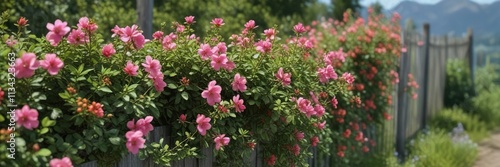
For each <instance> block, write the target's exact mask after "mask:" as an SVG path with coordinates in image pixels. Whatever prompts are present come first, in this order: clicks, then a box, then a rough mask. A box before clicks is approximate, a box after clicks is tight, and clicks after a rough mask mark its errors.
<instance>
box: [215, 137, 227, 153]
mask: <svg viewBox="0 0 500 167" xmlns="http://www.w3.org/2000/svg"><path fill="white" fill-rule="evenodd" d="M225 136H226V135H225V134H221V135H219V136H217V137H215V139H214V142H215V150H219V149H220V147H221V146H227V145H228V144H229V141H230V139H229V137H225Z"/></svg>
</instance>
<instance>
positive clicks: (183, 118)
mask: <svg viewBox="0 0 500 167" xmlns="http://www.w3.org/2000/svg"><path fill="white" fill-rule="evenodd" d="M179 121H180V122H181V123H184V122H186V114H181V116H179Z"/></svg>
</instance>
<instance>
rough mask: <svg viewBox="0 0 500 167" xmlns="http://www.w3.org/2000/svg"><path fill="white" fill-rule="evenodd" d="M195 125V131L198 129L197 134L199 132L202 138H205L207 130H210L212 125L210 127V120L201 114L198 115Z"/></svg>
mask: <svg viewBox="0 0 500 167" xmlns="http://www.w3.org/2000/svg"><path fill="white" fill-rule="evenodd" d="M196 123H197V124H198V125H197V126H196V129H198V132H200V134H201V135H202V136H205V135H206V134H207V130H209V129H210V128H212V125H210V118H209V117H205V115H202V114H198V117H197V118H196Z"/></svg>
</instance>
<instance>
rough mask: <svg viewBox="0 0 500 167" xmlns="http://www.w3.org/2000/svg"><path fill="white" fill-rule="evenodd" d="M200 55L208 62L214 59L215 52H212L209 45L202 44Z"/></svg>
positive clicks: (199, 50)
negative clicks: (211, 58) (209, 59)
mask: <svg viewBox="0 0 500 167" xmlns="http://www.w3.org/2000/svg"><path fill="white" fill-rule="evenodd" d="M198 54H199V55H200V56H201V59H202V60H207V59H208V58H210V57H212V55H213V54H214V52H212V48H210V45H208V44H201V45H200V49H198Z"/></svg>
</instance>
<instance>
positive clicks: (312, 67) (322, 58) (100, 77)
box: [0, 15, 401, 166]
mask: <svg viewBox="0 0 500 167" xmlns="http://www.w3.org/2000/svg"><path fill="white" fill-rule="evenodd" d="M4 17H5V15H4V16H3V17H2V19H1V20H0V23H1V24H0V25H3V23H5V18H4ZM351 19H352V18H351ZM20 20H24V21H23V22H21V21H20V22H18V24H17V25H16V26H17V27H18V30H17V31H15V32H12V31H11V30H8V29H6V28H5V26H0V33H1V35H2V41H5V44H4V45H1V46H0V49H1V51H2V52H1V55H2V56H1V58H0V60H1V62H12V63H5V64H2V66H1V70H2V71H1V72H0V74H1V75H0V78H2V81H7V82H2V83H0V88H1V89H0V90H1V91H0V93H1V94H0V95H2V96H0V100H1V103H0V109H1V110H2V111H13V112H12V113H14V115H13V114H10V113H11V112H9V113H7V112H2V113H1V114H0V122H2V124H1V125H0V127H1V128H2V133H1V136H0V137H1V139H2V143H1V145H0V148H1V149H0V150H1V151H0V154H2V155H6V156H2V157H1V159H2V161H1V162H0V165H2V166H6V165H8V166H40V165H42V166H43V165H48V164H49V165H55V164H66V165H72V164H80V163H83V162H86V161H91V160H98V162H99V164H100V165H105V166H109V165H112V164H115V163H116V162H118V161H119V160H120V159H121V157H123V156H124V155H125V154H128V152H130V153H132V154H139V156H140V157H141V158H146V157H152V158H153V160H154V161H155V163H158V164H162V165H169V164H170V162H171V161H172V160H179V159H183V158H186V157H200V156H199V154H200V148H207V147H210V146H211V148H213V151H214V153H215V156H216V160H217V161H216V162H215V163H216V165H217V166H245V164H248V163H249V161H250V160H249V159H248V158H247V157H249V156H250V154H251V152H252V150H254V149H255V147H256V145H259V147H260V150H261V152H262V154H260V155H262V157H261V158H262V159H263V160H264V164H266V165H268V166H285V165H286V166H292V165H298V166H305V165H307V158H308V157H311V156H312V153H311V152H310V151H309V150H310V149H309V148H311V147H319V148H320V150H321V151H322V152H324V153H329V152H334V153H335V154H336V156H334V157H336V158H335V161H334V162H339V163H338V164H345V163H349V162H348V160H349V159H351V158H356V157H358V156H359V153H360V152H361V151H363V152H368V151H369V146H374V145H375V141H374V140H373V139H368V138H367V135H366V133H365V132H366V131H363V130H364V129H366V127H367V126H371V125H372V124H375V123H380V122H381V121H382V120H384V119H390V115H389V113H388V106H389V105H390V103H391V96H390V95H391V90H392V89H391V85H392V83H394V82H395V81H396V80H397V75H396V76H394V73H395V72H394V71H395V67H396V63H397V56H399V54H400V51H401V48H400V45H399V27H397V26H396V24H395V23H396V21H394V22H392V24H391V25H389V24H388V22H386V21H384V20H383V19H381V18H378V17H375V16H373V17H371V18H370V20H369V23H368V25H364V23H363V20H362V19H358V20H357V21H352V20H350V19H349V18H348V17H346V20H345V21H344V22H342V23H341V22H338V23H335V24H334V23H333V22H323V23H321V24H316V25H315V26H316V28H314V26H313V27H310V26H304V25H303V24H302V23H299V24H297V25H295V26H294V27H293V31H294V32H295V36H294V37H286V38H283V37H280V35H279V32H278V31H277V30H276V28H268V29H266V30H265V31H264V32H255V31H254V29H255V27H256V26H257V25H255V22H254V21H253V20H250V21H248V22H247V23H246V24H245V25H244V26H243V25H242V26H241V27H242V32H241V33H240V34H234V35H232V36H231V37H229V40H227V38H225V37H223V36H221V35H220V34H221V33H220V32H222V31H224V25H225V23H224V20H223V19H222V18H214V19H213V20H212V22H211V25H212V27H211V28H210V29H209V30H208V31H207V32H208V33H207V36H206V37H205V38H203V39H199V38H198V37H197V36H196V35H195V32H194V30H193V26H195V24H196V21H194V20H195V18H194V17H192V16H188V17H186V18H185V20H184V21H183V22H184V23H182V24H181V23H173V25H172V27H170V28H169V27H163V28H162V29H160V30H158V31H157V32H155V33H154V34H153V36H152V39H151V40H148V39H146V37H144V36H143V35H142V31H141V30H140V28H139V27H137V26H136V25H132V26H125V27H123V25H119V26H118V25H117V26H116V27H115V28H113V29H112V30H111V31H112V32H113V35H112V38H111V39H112V40H110V41H106V40H105V39H106V38H107V37H103V36H102V35H101V34H100V33H98V32H97V31H96V30H97V29H99V25H97V24H96V23H95V22H93V20H92V19H90V18H87V17H82V18H80V20H79V22H78V24H77V25H68V24H67V23H66V22H64V21H61V20H55V21H54V22H52V23H47V25H46V27H47V30H48V33H47V34H46V35H45V36H44V37H36V36H34V35H30V33H29V30H28V28H27V27H28V24H27V21H26V20H25V19H20ZM313 25H314V23H313ZM70 26H72V27H70ZM358 38H360V40H361V41H360V40H358ZM363 40H364V41H363ZM9 55H13V56H9ZM14 55H15V56H14ZM396 74H397V73H396ZM11 90H15V94H10V92H12V91H11ZM3 92H5V93H3ZM380 94H381V95H380ZM11 99H12V100H11ZM11 117H13V118H14V119H13V120H16V124H15V125H14V126H9V125H8V123H9V121H10V120H11ZM161 125H164V126H167V127H169V128H171V129H172V130H171V131H172V133H171V134H170V136H171V138H172V139H173V140H174V142H172V143H173V144H170V143H169V142H168V141H167V140H164V139H161V140H160V141H158V142H155V141H149V140H151V139H149V138H148V134H149V132H150V131H152V130H153V129H154V126H161ZM11 127H15V129H12V130H9V128H11ZM364 134H365V135H364ZM11 136H14V137H12V138H14V139H15V143H16V145H15V148H16V150H15V151H14V152H15V155H13V156H14V157H15V158H16V159H15V160H13V159H9V158H8V156H7V155H10V154H11V152H10V151H9V150H7V148H8V147H10V143H9V140H10V139H11ZM3 141H7V142H3ZM348 147H349V150H348ZM342 158H343V159H342Z"/></svg>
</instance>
